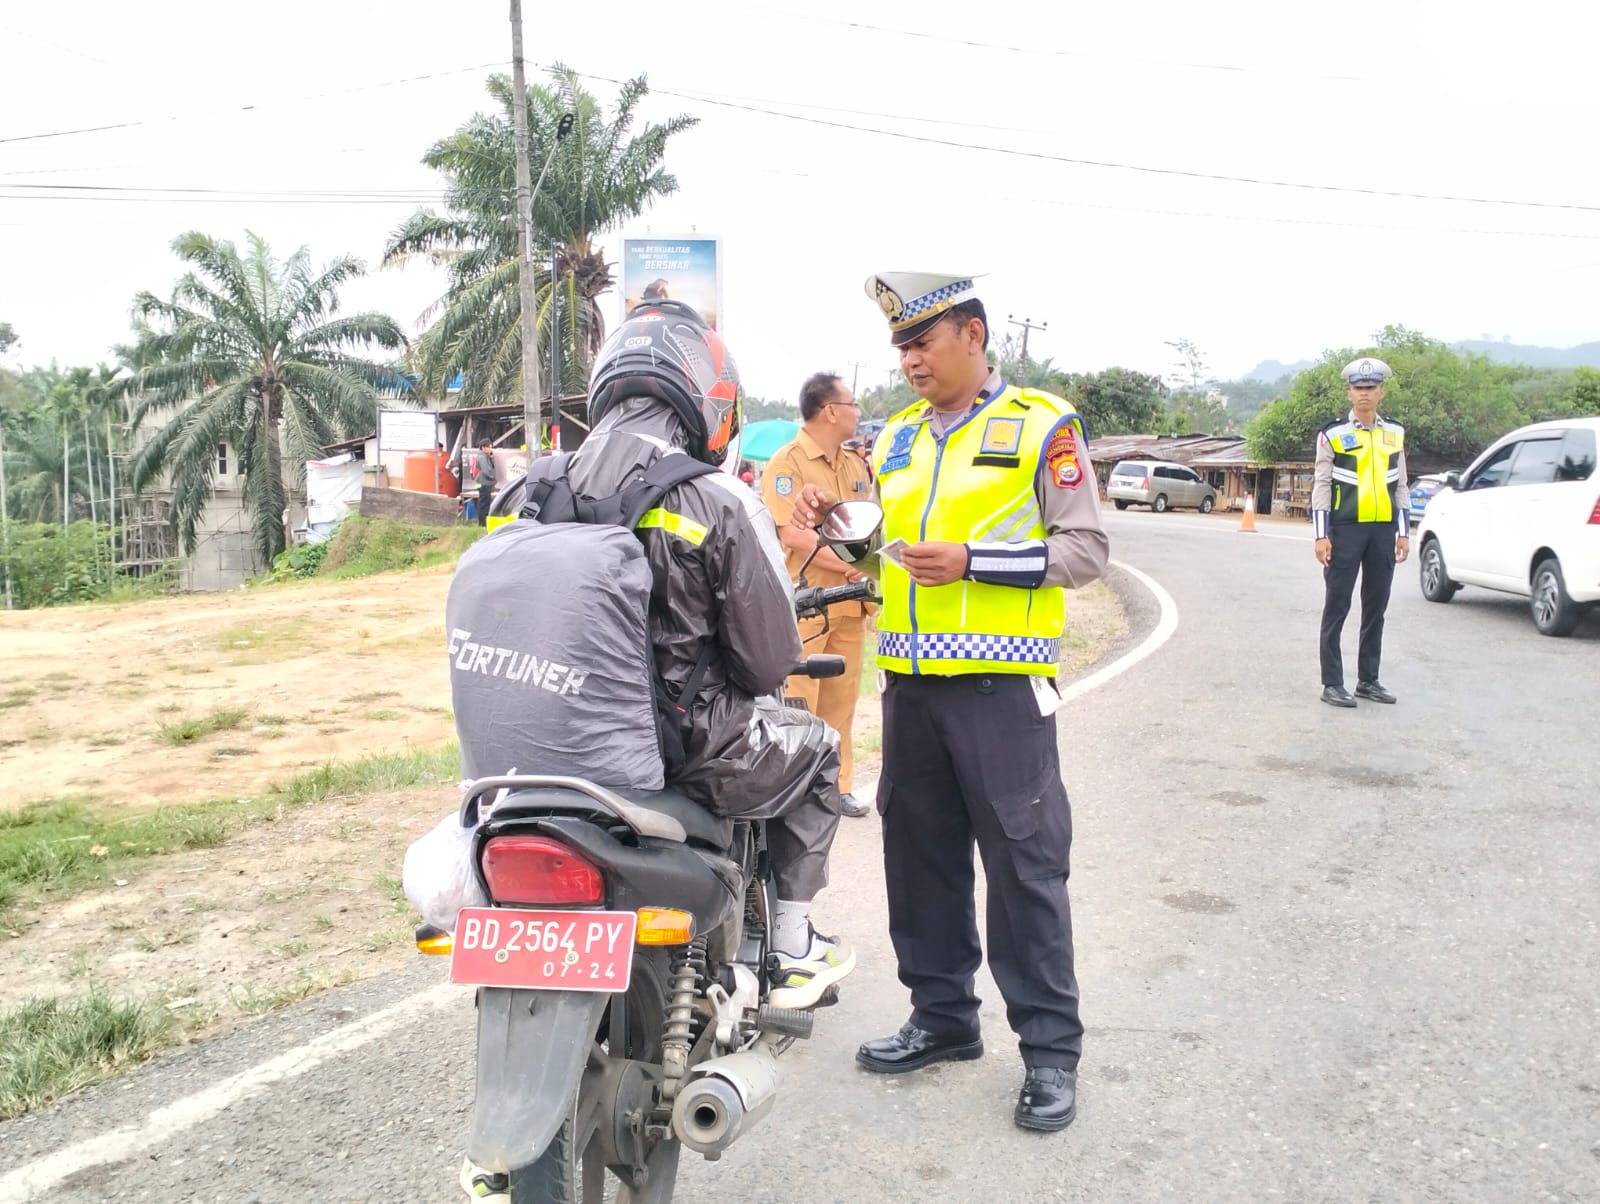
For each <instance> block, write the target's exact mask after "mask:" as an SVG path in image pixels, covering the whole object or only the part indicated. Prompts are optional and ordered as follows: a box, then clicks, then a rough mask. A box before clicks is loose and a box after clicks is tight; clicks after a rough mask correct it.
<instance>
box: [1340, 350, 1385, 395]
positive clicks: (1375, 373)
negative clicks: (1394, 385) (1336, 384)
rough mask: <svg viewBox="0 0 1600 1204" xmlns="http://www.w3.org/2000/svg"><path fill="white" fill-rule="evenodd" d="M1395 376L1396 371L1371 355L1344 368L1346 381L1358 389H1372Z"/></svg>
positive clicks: (1353, 361)
mask: <svg viewBox="0 0 1600 1204" xmlns="http://www.w3.org/2000/svg"><path fill="white" fill-rule="evenodd" d="M1393 375H1394V370H1393V369H1392V368H1390V367H1389V365H1388V364H1386V363H1384V362H1383V361H1382V360H1380V359H1378V358H1377V357H1375V356H1371V355H1364V356H1362V357H1361V358H1360V359H1358V360H1351V361H1350V362H1349V363H1348V364H1346V365H1345V366H1344V378H1345V380H1346V381H1347V382H1348V383H1350V384H1352V385H1354V386H1355V387H1356V388H1358V389H1370V388H1372V387H1373V386H1374V385H1381V384H1382V383H1383V382H1384V381H1386V380H1388V379H1389V378H1390V377H1391V376H1393Z"/></svg>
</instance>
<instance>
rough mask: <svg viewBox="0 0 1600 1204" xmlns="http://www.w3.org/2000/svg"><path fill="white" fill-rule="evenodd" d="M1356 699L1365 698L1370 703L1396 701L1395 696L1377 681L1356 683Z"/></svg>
mask: <svg viewBox="0 0 1600 1204" xmlns="http://www.w3.org/2000/svg"><path fill="white" fill-rule="evenodd" d="M1356 697H1357V698H1365V699H1366V700H1367V701H1368V702H1393V701H1394V695H1393V694H1391V693H1389V691H1388V690H1385V689H1384V688H1383V687H1382V686H1380V685H1379V684H1378V683H1377V682H1375V681H1358V682H1357V683H1356Z"/></svg>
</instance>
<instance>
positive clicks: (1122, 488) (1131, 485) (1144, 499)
mask: <svg viewBox="0 0 1600 1204" xmlns="http://www.w3.org/2000/svg"><path fill="white" fill-rule="evenodd" d="M1106 496H1107V497H1108V498H1110V499H1111V500H1112V501H1113V502H1115V503H1116V504H1117V509H1118V510H1126V509H1127V508H1128V507H1129V506H1131V505H1133V504H1134V503H1135V502H1137V503H1138V504H1139V505H1141V506H1149V507H1150V509H1152V510H1154V511H1155V512H1156V513H1158V514H1159V513H1161V512H1162V511H1163V510H1171V509H1173V508H1174V507H1178V506H1182V507H1185V508H1188V509H1193V510H1198V511H1200V513H1201V514H1210V513H1211V508H1212V507H1213V506H1215V505H1216V504H1217V491H1216V490H1215V489H1213V488H1211V486H1210V485H1207V484H1206V483H1205V482H1204V481H1202V480H1201V479H1200V474H1198V473H1197V472H1195V470H1194V469H1192V468H1188V467H1186V466H1185V465H1182V464H1172V463H1168V462H1167V461H1165V460H1124V461H1123V462H1122V463H1121V464H1118V465H1117V466H1116V467H1115V468H1113V469H1112V470H1111V476H1110V478H1109V479H1108V480H1107V481H1106Z"/></svg>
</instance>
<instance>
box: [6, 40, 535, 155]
mask: <svg viewBox="0 0 1600 1204" xmlns="http://www.w3.org/2000/svg"><path fill="white" fill-rule="evenodd" d="M503 66H505V64H504V63H503V62H501V61H500V60H499V59H496V60H495V61H493V62H489V63H477V64H475V65H473V66H471V67H452V68H450V69H449V70H447V71H430V72H429V73H428V74H426V75H408V76H405V77H403V78H401V79H387V80H383V81H381V82H379V83H376V84H362V85H361V86H359V87H355V88H338V89H335V90H334V91H332V92H312V93H310V94H308V95H304V96H274V97H273V98H272V99H271V100H268V101H266V102H264V103H262V104H243V105H230V106H226V107H224V108H222V109H220V110H217V111H215V112H208V113H206V114H204V116H205V117H208V118H209V117H214V116H217V115H219V114H232V113H244V112H251V111H254V110H256V109H262V108H271V107H272V106H273V105H276V104H284V103H293V102H296V101H302V100H326V99H327V98H328V97H330V96H351V95H354V94H355V93H358V92H377V91H380V90H382V89H384V88H397V87H400V86H401V85H403V84H416V83H422V82H423V81H425V80H431V79H444V78H446V77H447V76H452V75H465V74H467V73H468V72H471V71H484V70H487V69H488V68H490V67H503ZM196 116H197V114H195V113H193V112H188V113H177V114H173V115H171V116H169V117H147V118H142V119H140V120H138V121H119V122H115V123H112V124H108V125H86V126H80V127H78V128H76V129H70V130H47V131H45V132H43V133H38V134H13V135H10V136H9V137H5V138H0V145H4V144H6V143H10V142H37V141H40V140H41V139H45V138H70V137H73V136H75V135H78V134H101V133H105V132H106V131H107V130H131V129H135V128H137V127H139V126H145V125H159V124H165V123H166V122H173V121H191V120H194V119H195V118H196Z"/></svg>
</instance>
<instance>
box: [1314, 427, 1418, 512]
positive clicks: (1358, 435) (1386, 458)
mask: <svg viewBox="0 0 1600 1204" xmlns="http://www.w3.org/2000/svg"><path fill="white" fill-rule="evenodd" d="M1322 431H1323V434H1325V435H1326V436H1327V438H1328V443H1329V445H1330V446H1331V447H1332V448H1333V510H1332V512H1331V514H1330V516H1329V517H1330V519H1331V521H1333V522H1335V523H1341V524H1342V523H1387V522H1390V521H1392V520H1393V519H1394V504H1393V497H1394V485H1395V482H1396V481H1398V480H1399V479H1400V453H1401V452H1402V451H1404V450H1405V445H1406V430H1405V427H1403V426H1400V425H1399V424H1398V423H1394V422H1387V421H1385V420H1384V419H1382V418H1379V419H1378V420H1377V425H1375V426H1374V427H1373V428H1372V429H1371V430H1368V429H1367V428H1366V427H1364V426H1360V425H1358V424H1357V423H1355V422H1352V421H1351V420H1350V419H1348V418H1340V419H1338V420H1336V421H1334V422H1330V423H1329V424H1328V425H1327V426H1325V427H1323V428H1322Z"/></svg>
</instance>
